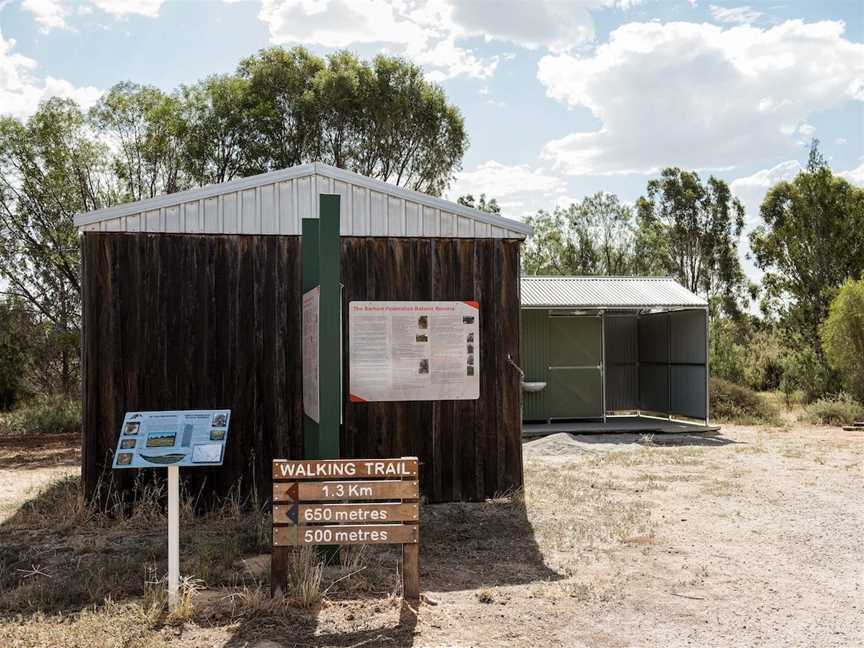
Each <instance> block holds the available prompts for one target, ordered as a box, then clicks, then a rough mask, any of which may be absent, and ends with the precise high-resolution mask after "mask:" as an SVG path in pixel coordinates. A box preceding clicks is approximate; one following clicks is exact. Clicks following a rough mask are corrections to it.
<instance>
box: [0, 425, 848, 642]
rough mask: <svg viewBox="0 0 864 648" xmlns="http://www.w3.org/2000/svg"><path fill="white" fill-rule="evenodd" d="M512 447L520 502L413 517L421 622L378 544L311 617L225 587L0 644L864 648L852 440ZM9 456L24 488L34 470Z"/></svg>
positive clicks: (805, 436) (788, 432)
mask: <svg viewBox="0 0 864 648" xmlns="http://www.w3.org/2000/svg"><path fill="white" fill-rule="evenodd" d="M524 454H525V476H526V490H525V494H524V497H523V496H521V494H516V495H515V496H511V497H502V498H501V499H499V500H494V501H491V502H486V503H480V504H451V505H439V506H426V507H425V508H424V513H423V520H422V524H421V534H422V548H421V566H422V567H421V569H422V572H421V574H422V585H423V588H424V592H425V593H426V594H425V597H426V599H425V601H424V602H423V603H421V605H420V606H419V609H417V610H414V609H412V608H411V607H409V606H407V605H405V604H402V603H401V602H400V600H399V598H398V596H393V595H392V594H393V592H394V588H395V587H396V585H395V583H396V582H398V581H397V579H396V576H395V574H394V573H393V564H394V559H395V555H396V554H395V552H393V551H392V550H390V551H386V550H385V551H383V552H381V551H378V550H374V551H372V552H370V553H368V554H367V555H366V556H365V558H364V561H365V562H364V563H363V566H362V567H361V572H359V573H358V574H357V575H355V576H353V577H351V578H349V579H347V580H345V581H342V582H340V583H339V584H338V586H336V587H334V588H333V589H332V590H331V591H330V592H328V595H327V597H326V598H325V600H324V602H323V604H322V605H320V606H318V607H317V608H316V609H314V610H311V611H300V610H290V609H289V610H281V611H279V612H273V611H268V610H267V609H265V608H266V606H265V605H263V604H262V601H257V602H255V601H253V600H251V599H249V598H248V597H247V598H242V597H238V595H237V593H236V592H232V590H231V588H230V587H226V586H221V587H214V588H211V589H210V590H209V591H207V592H204V593H203V594H201V595H200V596H199V599H198V601H197V603H196V613H195V615H194V618H193V620H191V621H188V622H186V623H185V624H182V625H179V626H170V625H167V624H164V623H156V624H153V625H147V626H146V628H144V629H142V624H144V625H146V624H145V622H144V621H142V620H141V619H140V618H139V617H138V616H135V614H136V613H135V612H134V609H135V608H133V607H131V606H132V603H131V602H130V603H129V606H128V607H122V605H123V604H124V601H114V602H113V603H112V604H110V605H105V606H101V607H97V608H96V610H95V611H94V612H92V613H90V612H70V611H61V610H46V611H45V612H46V616H39V615H38V614H32V615H29V616H28V615H24V616H23V617H16V618H15V619H13V618H12V617H11V616H8V615H2V614H0V645H13V646H31V645H32V646H49V645H50V646H67V645H68V646H88V645H94V643H93V642H96V641H98V642H99V643H100V645H104V646H112V645H118V646H119V645H127V646H163V645H172V646H202V647H203V646H225V647H230V648H239V647H243V646H250V647H251V646H256V647H258V648H274V647H277V646H283V647H286V648H287V647H288V646H343V647H347V646H352V647H355V648H356V647H359V646H417V647H426V646H429V647H431V646H458V647H468V646H484V647H485V646H536V647H542V646H562V647H563V646H567V647H571V646H599V647H609V648H612V647H623V646H670V647H677V646H700V647H703V646H704V647H712V646H784V647H785V646H838V647H839V646H842V647H850V648H851V647H858V646H862V645H864V547H862V540H864V497H862V491H864V433H861V432H842V431H840V430H838V429H834V428H824V427H801V426H799V427H794V428H790V429H766V428H754V427H738V426H725V427H724V428H723V429H722V431H721V432H720V433H719V434H717V435H710V436H701V435H687V436H682V435H674V436H673V435H663V436H661V435H656V436H654V437H653V438H651V437H641V438H640V437H636V436H633V435H620V436H611V435H602V436H582V437H571V436H569V435H555V436H553V437H547V438H544V439H539V440H536V441H532V442H530V443H527V444H526V445H525V446H524ZM5 456H6V455H5V454H3V450H2V448H0V470H3V471H5V472H4V473H3V479H4V483H9V482H8V481H7V479H11V480H12V481H13V482H15V485H14V486H13V490H14V492H17V493H19V494H21V493H23V492H25V491H26V489H27V488H31V487H32V483H33V482H32V479H33V478H32V477H31V476H30V474H29V473H28V470H30V469H28V468H27V467H26V464H22V465H21V466H20V467H14V466H10V465H6V464H3V463H2V462H3V461H4V460H3V457H5ZM65 469H66V468H62V467H60V468H57V470H65ZM40 470H42V469H40ZM18 481H21V483H22V484H24V483H25V482H26V483H29V484H31V485H30V486H26V485H19V484H18ZM4 496H6V497H7V498H8V497H10V495H9V494H8V492H7V493H4ZM21 532H23V531H21V530H15V529H5V530H3V529H0V544H2V542H4V541H5V540H9V541H11V540H12V539H14V537H15V535H14V534H16V533H21ZM153 532H154V534H156V535H157V536H158V529H154V530H153ZM28 533H31V534H32V533H34V532H33V531H32V530H30V531H28ZM88 533H89V532H88ZM4 534H5V535H4ZM30 537H32V536H30ZM88 537H92V534H91V535H90V536H88ZM54 540H55V541H56V538H55V539H54ZM247 563H248V564H247ZM247 563H244V564H246V565H247V566H248V565H249V564H253V565H254V564H257V565H258V568H259V569H264V570H266V567H267V561H266V557H263V558H259V559H254V558H251V559H249V560H248V561H247ZM336 577H337V576H336V575H335V574H334V575H331V576H329V578H330V579H331V581H332V580H335V578H336ZM325 581H326V578H325ZM325 584H326V583H325ZM238 601H240V602H239V603H238ZM118 605H119V607H118ZM244 605H245V606H246V609H245V610H244V609H243V606H244ZM238 606H239V607H238ZM133 628H134V630H133ZM4 638H5V641H6V642H7V643H4Z"/></svg>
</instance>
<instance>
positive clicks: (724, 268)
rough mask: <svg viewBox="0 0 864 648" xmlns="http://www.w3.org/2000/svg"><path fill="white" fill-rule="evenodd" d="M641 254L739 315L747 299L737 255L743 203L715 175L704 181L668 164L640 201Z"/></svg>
mask: <svg viewBox="0 0 864 648" xmlns="http://www.w3.org/2000/svg"><path fill="white" fill-rule="evenodd" d="M637 209H638V214H639V237H638V240H637V242H636V248H637V256H638V257H639V258H647V259H651V260H652V263H653V264H656V265H659V266H660V267H661V268H662V269H663V270H664V271H665V272H666V273H668V274H671V275H673V276H674V277H676V278H677V279H678V281H679V282H680V283H681V284H682V285H683V286H684V287H685V288H688V289H689V290H691V291H692V292H694V293H700V294H702V295H705V296H706V298H707V299H708V300H709V301H711V302H714V301H719V302H720V303H721V305H722V307H723V310H724V311H725V312H727V313H729V314H733V315H737V314H738V313H740V311H741V310H742V305H743V303H744V301H745V300H746V295H745V287H746V285H745V284H746V282H745V278H744V273H743V271H742V270H741V265H740V262H739V259H738V239H739V237H740V236H741V231H742V229H743V228H744V207H743V206H742V205H741V203H740V201H739V200H738V199H737V198H735V197H733V196H732V192H731V191H730V190H729V186H728V185H727V184H726V182H724V181H723V180H719V179H717V178H715V177H714V176H711V177H709V178H708V181H707V182H705V183H703V182H702V180H701V179H700V178H699V175H698V174H697V173H696V172H695V171H683V170H681V169H678V168H667V169H663V171H662V172H661V174H660V178H658V179H655V180H651V181H650V182H649V183H648V190H647V196H645V197H642V198H640V199H639V201H638V202H637Z"/></svg>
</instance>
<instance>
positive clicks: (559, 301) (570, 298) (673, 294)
mask: <svg viewBox="0 0 864 648" xmlns="http://www.w3.org/2000/svg"><path fill="white" fill-rule="evenodd" d="M521 288H522V308H672V307H703V308H704V307H706V306H707V305H708V303H707V302H706V301H705V300H704V299H703V298H702V297H700V296H698V295H695V294H693V293H692V292H690V291H689V290H687V289H686V288H684V287H683V286H682V285H681V284H679V283H678V282H677V281H675V279H673V278H672V277H522V285H521Z"/></svg>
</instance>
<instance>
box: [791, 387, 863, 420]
mask: <svg viewBox="0 0 864 648" xmlns="http://www.w3.org/2000/svg"><path fill="white" fill-rule="evenodd" d="M804 418H805V420H807V421H808V422H810V423H823V424H825V425H849V424H850V423H853V422H854V421H856V420H858V419H862V418H864V405H861V403H859V402H858V401H856V400H855V399H854V398H852V396H850V395H849V394H845V393H843V394H839V395H838V396H826V397H824V398H820V399H819V400H817V401H815V402H814V403H811V404H810V405H808V406H807V409H806V411H805V416H804Z"/></svg>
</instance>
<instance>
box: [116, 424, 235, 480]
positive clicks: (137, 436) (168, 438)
mask: <svg viewBox="0 0 864 648" xmlns="http://www.w3.org/2000/svg"><path fill="white" fill-rule="evenodd" d="M230 419H231V410H188V411H168V412H127V413H126V417H125V418H124V419H123V426H122V427H121V428H120V438H119V439H118V441H117V452H115V453H114V468H159V467H161V466H172V465H173V466H221V465H222V461H223V459H224V458H225V444H226V443H227V441H228V424H229V422H230Z"/></svg>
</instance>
